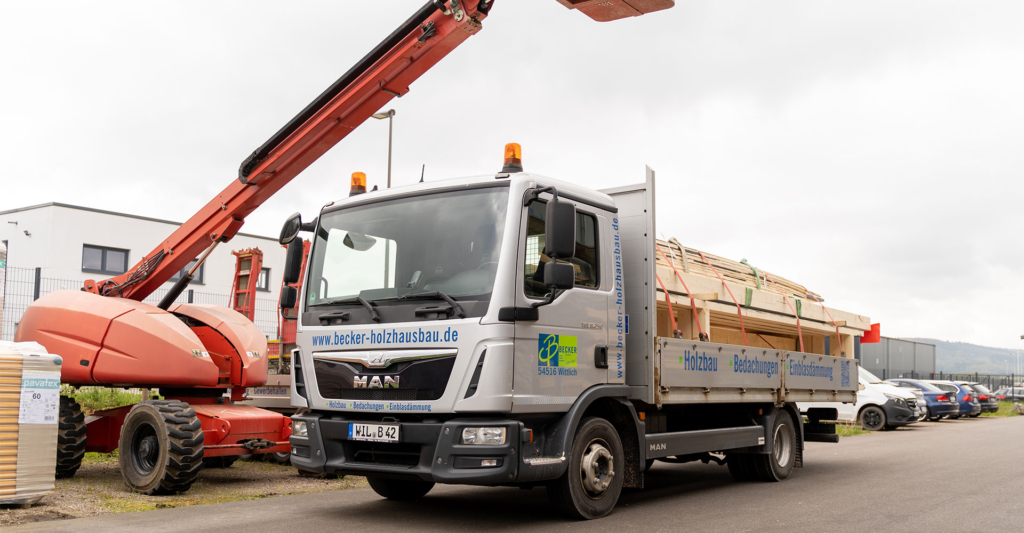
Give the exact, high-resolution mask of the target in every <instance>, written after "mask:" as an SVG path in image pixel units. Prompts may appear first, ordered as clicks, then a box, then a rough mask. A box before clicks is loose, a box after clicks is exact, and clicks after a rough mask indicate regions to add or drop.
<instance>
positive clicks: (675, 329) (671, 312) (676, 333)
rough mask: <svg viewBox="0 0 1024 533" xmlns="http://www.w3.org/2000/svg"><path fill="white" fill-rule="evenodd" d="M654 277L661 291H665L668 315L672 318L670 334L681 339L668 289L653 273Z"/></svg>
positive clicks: (681, 335)
mask: <svg viewBox="0 0 1024 533" xmlns="http://www.w3.org/2000/svg"><path fill="white" fill-rule="evenodd" d="M654 278H655V279H657V280H658V284H659V285H661V291H662V292H664V293H665V303H666V304H668V317H669V318H671V319H672V336H673V337H675V338H677V339H681V338H683V334H682V332H681V331H679V328H678V327H676V312H675V311H674V310H673V309H672V298H670V297H669V295H668V289H666V288H665V282H664V281H661V276H659V275H657V274H655V275H654Z"/></svg>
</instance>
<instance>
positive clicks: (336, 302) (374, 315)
mask: <svg viewBox="0 0 1024 533" xmlns="http://www.w3.org/2000/svg"><path fill="white" fill-rule="evenodd" d="M351 304H359V305H361V306H363V307H365V308H366V310H367V311H369V312H370V318H371V319H372V320H373V321H374V322H380V315H378V314H377V310H376V309H374V308H373V304H371V303H370V302H367V301H366V299H365V298H363V297H362V296H353V297H351V298H345V299H343V300H333V301H330V302H322V303H318V304H313V305H312V306H311V307H319V306H321V305H351Z"/></svg>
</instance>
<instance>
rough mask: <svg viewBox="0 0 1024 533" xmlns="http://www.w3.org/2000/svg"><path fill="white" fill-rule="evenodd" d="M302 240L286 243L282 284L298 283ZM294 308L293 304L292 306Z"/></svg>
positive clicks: (300, 268)
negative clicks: (286, 249)
mask: <svg viewBox="0 0 1024 533" xmlns="http://www.w3.org/2000/svg"><path fill="white" fill-rule="evenodd" d="M302 244H303V243H302V239H294V238H293V239H292V241H291V242H290V243H288V251H287V252H285V258H284V282H285V283H286V284H290V283H296V282H298V281H299V274H300V273H301V272H302ZM292 306H294V304H292Z"/></svg>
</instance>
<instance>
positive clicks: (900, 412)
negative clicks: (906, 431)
mask: <svg viewBox="0 0 1024 533" xmlns="http://www.w3.org/2000/svg"><path fill="white" fill-rule="evenodd" d="M882 409H883V410H884V411H885V423H886V425H888V426H906V425H908V424H913V423H914V422H917V416H918V415H917V411H915V410H914V409H911V408H910V407H908V406H907V404H906V403H903V404H898V403H896V402H895V401H893V400H889V401H887V402H885V404H883V405H882Z"/></svg>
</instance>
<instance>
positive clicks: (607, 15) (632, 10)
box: [558, 0, 676, 22]
mask: <svg viewBox="0 0 1024 533" xmlns="http://www.w3.org/2000/svg"><path fill="white" fill-rule="evenodd" d="M558 3H560V4H562V5H563V6H565V7H567V8H569V9H578V10H579V11H580V13H583V14H584V15H586V16H588V17H590V18H592V19H594V20H596V21H598V22H609V21H612V20H618V19H622V18H626V17H638V16H640V15H645V14H647V13H653V12H655V11H661V10H662V9H668V8H670V7H672V6H674V5H676V3H675V0H558Z"/></svg>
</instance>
